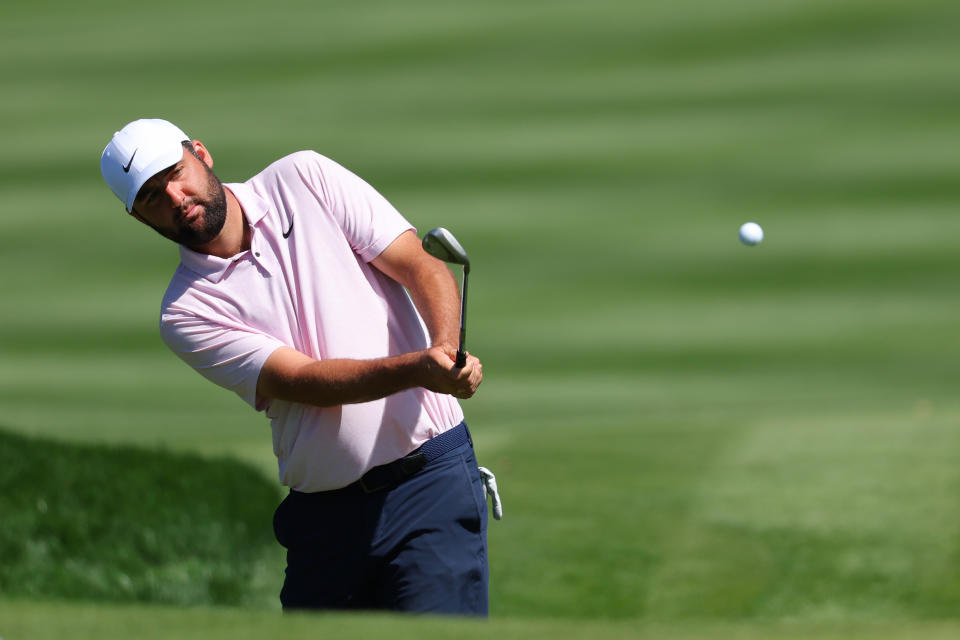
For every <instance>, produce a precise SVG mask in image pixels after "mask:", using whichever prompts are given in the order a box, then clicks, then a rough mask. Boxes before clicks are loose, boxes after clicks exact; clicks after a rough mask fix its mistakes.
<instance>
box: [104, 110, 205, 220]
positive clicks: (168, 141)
mask: <svg viewBox="0 0 960 640" xmlns="http://www.w3.org/2000/svg"><path fill="white" fill-rule="evenodd" d="M185 140H186V141H189V140H190V137H189V136H188V135H187V134H185V133H184V132H183V131H181V130H180V129H179V128H178V127H176V126H175V125H173V124H171V123H169V122H167V121H166V120H134V121H133V122H131V123H130V124H128V125H127V126H125V127H124V128H123V129H121V130H120V131H117V132H116V133H115V134H113V139H112V140H111V141H110V143H109V144H108V145H107V146H106V148H105V149H104V150H103V154H102V155H101V156H100V173H102V174H103V179H104V180H106V182H107V186H109V187H110V189H111V190H112V191H113V193H114V194H115V195H116V196H117V197H118V198H120V201H121V202H123V204H124V206H126V207H127V211H130V210H131V209H132V208H133V201H134V199H136V197H137V192H138V191H140V187H142V186H143V183H145V182H146V181H147V180H149V179H150V178H151V177H153V175H154V174H156V173H158V172H160V171H162V170H163V169H166V168H167V167H170V166H173V165H174V164H175V163H177V162H179V161H180V159H181V158H183V145H182V144H181V143H182V142H184V141H185Z"/></svg>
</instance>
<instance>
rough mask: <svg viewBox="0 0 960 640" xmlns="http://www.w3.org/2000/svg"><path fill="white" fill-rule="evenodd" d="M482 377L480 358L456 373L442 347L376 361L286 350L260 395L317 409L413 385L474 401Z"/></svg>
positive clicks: (270, 362)
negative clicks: (326, 357)
mask: <svg viewBox="0 0 960 640" xmlns="http://www.w3.org/2000/svg"><path fill="white" fill-rule="evenodd" d="M482 378H483V374H482V368H481V367H480V363H479V362H478V361H476V359H475V358H473V359H471V360H470V361H469V362H468V364H467V366H466V367H464V368H463V369H459V368H457V369H455V368H454V367H453V360H452V359H451V358H450V356H449V355H448V354H447V353H446V351H445V350H444V349H442V348H440V347H434V348H431V349H427V350H424V351H414V352H412V353H404V354H401V355H397V356H389V357H386V358H376V359H373V360H350V359H335V360H315V359H313V358H310V357H308V356H306V355H304V354H302V353H300V352H299V351H296V350H294V349H291V348H290V347H281V348H280V349H277V350H276V351H275V352H273V354H271V355H270V357H269V358H267V361H266V362H265V363H264V365H263V368H262V369H261V371H260V378H259V379H258V381H257V395H258V396H260V397H261V398H270V399H274V400H284V401H287V402H298V403H301V404H309V405H312V406H315V407H334V406H339V405H344V404H355V403H358V402H370V401H372V400H379V399H380V398H385V397H387V396H389V395H392V394H394V393H397V392H399V391H404V390H406V389H410V388H413V387H424V388H426V389H429V390H431V391H436V392H438V393H446V394H450V395H454V396H456V397H458V398H469V397H470V396H472V395H473V394H474V392H476V390H477V386H478V385H479V384H480V381H481V380H482Z"/></svg>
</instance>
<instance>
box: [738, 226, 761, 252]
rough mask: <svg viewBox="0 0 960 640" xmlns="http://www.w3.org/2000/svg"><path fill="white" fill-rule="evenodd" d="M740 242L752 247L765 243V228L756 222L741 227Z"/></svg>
mask: <svg viewBox="0 0 960 640" xmlns="http://www.w3.org/2000/svg"><path fill="white" fill-rule="evenodd" d="M740 242H742V243H743V244H745V245H747V246H750V247H752V246H753V245H755V244H760V243H761V242H763V227H761V226H760V225H758V224H757V223H756V222H745V223H743V224H742V225H740Z"/></svg>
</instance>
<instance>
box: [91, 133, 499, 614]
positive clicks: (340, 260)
mask: <svg viewBox="0 0 960 640" xmlns="http://www.w3.org/2000/svg"><path fill="white" fill-rule="evenodd" d="M212 167H213V158H212V156H211V155H210V153H209V151H208V150H207V149H206V147H205V146H204V145H203V144H202V143H201V142H199V141H197V140H190V138H189V137H188V136H187V135H186V134H184V133H183V131H181V130H180V129H179V128H177V127H176V126H174V125H173V124H171V123H169V122H167V121H165V120H137V121H134V122H131V123H130V124H128V125H126V126H125V127H124V128H123V129H122V130H121V131H119V132H117V133H116V134H115V135H114V137H113V139H112V140H111V141H110V143H109V144H108V145H107V146H106V148H105V149H104V151H103V154H102V156H101V172H102V174H103V177H104V179H105V181H106V182H107V184H108V185H109V186H110V188H111V189H112V191H113V192H114V194H115V195H116V196H117V197H118V198H120V200H121V201H122V202H123V203H124V205H125V207H126V209H127V211H128V212H129V214H130V215H132V216H133V217H134V218H136V219H137V220H139V221H140V222H142V223H144V224H146V225H148V226H150V227H152V228H153V229H155V230H156V231H157V232H158V233H160V234H161V235H163V236H165V237H166V238H169V239H171V240H173V241H174V242H176V243H178V244H179V245H180V265H179V266H178V268H177V270H176V272H175V273H174V276H173V279H172V280H171V282H170V285H169V287H168V289H167V292H166V295H165V296H164V298H163V304H162V310H161V318H160V332H161V335H162V337H163V340H164V341H165V342H166V344H167V345H168V346H169V347H170V349H172V350H173V351H174V353H176V354H177V355H178V356H179V357H180V358H182V359H183V360H184V361H186V362H187V363H188V364H189V365H190V366H192V367H193V368H195V369H196V370H197V371H198V372H200V373H201V374H202V375H203V376H204V377H206V378H208V379H210V380H212V381H213V382H215V383H217V384H218V385H220V386H223V387H225V388H227V389H230V390H232V391H234V392H236V393H237V394H238V395H240V397H241V398H243V399H244V400H245V401H246V402H247V403H249V404H250V405H251V406H253V407H254V408H255V409H256V410H258V411H264V412H266V415H267V416H268V417H269V418H270V420H271V423H272V428H273V445H274V452H275V453H276V455H277V458H278V462H279V471H280V480H281V482H282V483H283V484H284V485H286V486H289V487H290V493H289V495H288V496H287V497H286V498H285V499H284V501H283V502H282V503H281V504H280V506H279V507H278V508H277V511H276V513H275V515H274V531H275V533H276V535H277V539H278V540H279V542H280V543H281V544H282V545H283V546H284V547H286V548H287V569H286V578H285V581H284V585H283V589H282V591H281V594H280V599H281V602H282V603H283V606H284V608H285V609H291V608H337V609H343V608H383V609H393V610H403V611H421V612H439V613H459V614H472V615H486V614H487V610H488V607H487V581H488V570H487V545H486V526H487V516H486V502H485V498H484V493H483V480H482V479H481V476H480V472H479V471H478V469H477V464H476V459H475V457H474V453H473V446H472V441H471V439H470V435H469V432H468V431H467V427H466V424H465V423H464V422H463V412H462V410H461V409H460V406H459V404H458V402H457V400H456V399H455V397H456V398H469V397H471V396H472V395H473V394H474V393H475V392H476V390H477V387H478V385H479V384H480V382H481V380H482V378H483V374H482V366H481V364H480V361H479V360H477V358H475V357H473V356H469V357H468V358H467V362H466V364H465V366H463V367H462V368H458V367H455V364H454V358H455V354H456V350H457V344H458V337H459V311H460V309H459V289H458V287H457V282H456V280H455V278H454V277H453V274H452V273H451V272H450V270H449V269H447V267H446V265H445V264H443V263H442V262H440V261H439V260H437V259H435V258H433V257H431V256H429V255H428V254H427V253H426V252H425V251H423V249H422V247H421V244H420V241H419V239H418V238H417V236H416V234H415V231H414V230H413V229H412V227H411V226H410V224H409V223H408V222H407V221H406V220H405V219H404V218H403V217H402V216H401V215H400V213H398V212H397V211H396V209H394V208H393V207H392V206H391V205H390V204H389V203H388V202H387V201H386V200H385V199H384V198H383V197H382V196H380V194H378V193H377V192H376V191H375V190H374V189H373V188H372V187H370V186H369V185H368V184H367V183H365V182H364V181H363V180H361V179H360V178H359V177H357V176H356V175H354V174H352V173H350V172H349V171H347V170H346V169H344V168H343V167H341V166H340V165H338V164H336V163H335V162H333V161H331V160H329V159H327V158H324V157H323V156H320V155H318V154H316V153H313V152H307V151H301V152H298V153H294V154H292V155H290V156H287V157H285V158H282V159H280V160H278V161H277V162H275V163H273V164H271V165H270V166H268V167H267V168H266V169H264V170H263V171H262V172H261V173H259V174H257V175H256V176H254V177H252V178H251V179H249V180H248V181H246V182H244V183H236V184H226V185H224V184H222V183H221V182H220V180H219V179H218V178H217V177H216V175H215V174H214V173H213V171H212ZM404 288H406V290H408V291H409V295H408V294H407V291H405V289H404Z"/></svg>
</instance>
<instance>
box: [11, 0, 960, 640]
mask: <svg viewBox="0 0 960 640" xmlns="http://www.w3.org/2000/svg"><path fill="white" fill-rule="evenodd" d="M958 24H960V5H957V4H956V3H954V2H946V1H935V0H916V1H913V2H906V1H903V0H900V1H892V0H880V1H871V2H866V1H859V0H851V1H845V2H836V1H830V2H828V1H826V0H783V1H760V0H735V1H734V2H728V3H711V2H704V1H702V0H680V1H671V2H666V1H651V2H626V1H624V0H598V1H597V2H592V3H583V2H567V1H565V0H560V1H556V2H503V1H490V2H482V3H478V2H471V3H467V2H459V1H455V2H438V1H435V0H412V1H408V2H403V3H396V2H382V1H372V2H344V1H324V2H306V1H297V0H277V1H276V2H272V3H269V4H264V3H261V2H249V1H246V0H241V1H237V2H231V3H215V2H207V3H204V2H196V1H190V2H186V1H182V0H173V1H171V2H166V3H163V4H162V5H157V4H155V3H152V4H145V5H139V4H135V3H129V2H117V1H113V0H92V1H91V2H84V3H68V2H65V1H63V0H36V1H33V2H25V1H22V0H13V1H12V2H6V3H5V4H4V5H3V7H2V8H0V53H2V55H0V60H2V62H0V87H2V95H3V99H2V100H0V140H2V141H3V151H2V153H0V246H2V250H0V270H2V273H3V276H2V278H0V281H2V283H3V285H2V286H3V294H4V295H3V296H2V297H0V318H2V321H0V409H2V411H0V441H2V442H0V634H2V635H4V637H7V638H8V639H9V638H13V637H19V636H15V635H14V633H15V632H16V631H18V630H19V631H20V632H21V633H23V634H26V633H28V632H29V634H30V635H31V637H45V636H44V634H49V636H50V637H54V636H57V635H58V634H60V633H61V632H62V631H63V629H61V628H60V627H57V626H56V625H57V624H60V623H59V622H57V620H58V619H59V620H63V619H64V618H62V617H58V616H56V615H52V614H56V613H57V612H62V611H71V612H72V614H71V616H72V619H74V620H76V619H78V616H79V618H82V619H83V620H88V625H93V626H88V627H82V626H81V628H90V629H93V628H95V625H97V624H100V625H106V626H104V627H96V628H97V629H99V631H98V633H99V634H100V635H101V636H102V633H103V629H109V628H113V627H111V626H110V625H116V627H117V628H120V627H122V626H123V625H124V624H126V622H125V621H127V620H129V617H130V616H131V615H133V614H131V613H130V612H131V611H134V612H136V614H135V618H136V619H137V620H143V619H147V620H150V619H153V618H151V616H161V617H162V616H163V615H170V614H169V611H171V609H169V608H164V607H172V608H173V611H184V607H186V606H189V607H191V609H190V610H191V611H192V613H191V614H190V615H191V616H193V617H192V618H191V620H192V621H193V623H192V624H193V626H192V627H191V628H192V629H194V630H197V629H199V630H203V622H202V621H203V620H205V619H208V618H209V619H217V620H219V621H220V622H219V623H218V624H219V625H220V626H219V627H217V628H218V629H220V628H228V629H231V633H232V634H233V635H231V637H236V633H237V629H238V628H255V627H256V624H261V623H262V624H264V625H267V626H270V627H271V628H272V625H274V624H277V625H280V624H288V625H289V624H294V623H292V622H290V621H289V618H284V619H283V622H281V620H280V616H279V615H278V610H279V603H278V600H277V593H278V590H279V587H280V584H281V582H282V570H283V566H284V565H283V556H282V553H281V551H282V550H281V549H280V548H279V546H278V545H276V543H275V542H274V541H273V537H272V531H271V529H270V515H271V512H272V509H273V507H274V506H275V504H276V501H277V500H279V497H280V496H281V488H280V487H279V484H278V482H277V479H276V468H275V466H276V464H275V459H274V457H273V454H272V450H271V439H270V429H269V424H268V422H267V420H266V419H265V418H264V417H263V416H262V415H260V414H255V413H254V412H252V411H250V410H249V408H248V407H246V405H244V404H243V403H242V402H241V401H240V400H239V399H238V398H236V397H233V396H232V395H231V394H230V393H228V392H226V391H223V390H221V389H218V388H216V387H214V386H212V385H211V384H209V383H208V382H206V381H205V380H203V379H202V378H201V377H200V376H199V375H197V374H196V373H194V372H193V371H191V370H190V369H189V368H188V367H187V366H186V365H184V364H183V363H181V362H180V361H179V360H177V359H176V358H175V357H174V356H173V355H172V354H170V353H169V352H168V351H167V350H166V348H165V347H164V346H163V344H162V343H161V341H160V338H159V335H158V332H157V324H158V311H159V303H160V297H161V295H162V293H163V291H164V289H165V288H166V284H167V282H168V280H169V278H170V276H171V275H172V272H173V270H174V268H175V267H176V264H177V262H178V254H177V251H176V248H175V247H174V246H173V245H171V244H170V243H169V242H167V241H166V240H164V239H162V238H160V237H159V236H157V235H156V234H154V233H153V232H152V231H150V230H149V229H147V228H145V227H143V226H142V225H140V224H139V223H138V222H136V221H135V220H133V219H132V218H130V217H129V216H127V215H126V214H125V213H124V211H123V208H122V206H121V205H120V204H119V202H118V201H117V200H116V199H115V198H114V196H113V195H112V194H111V193H110V191H109V189H108V188H107V187H106V186H105V185H104V184H103V182H102V180H101V178H100V174H99V155H100V152H101V150H102V149H103V147H104V145H105V144H106V143H107V141H108V140H109V139H110V136H111V135H112V134H113V132H114V131H116V130H118V129H119V128H121V127H122V126H123V125H124V124H125V123H127V122H128V121H130V120H133V119H136V118H140V117H162V118H166V119H169V120H171V121H173V122H175V123H176V124H178V125H179V126H180V127H181V128H182V129H184V130H185V131H186V132H187V133H188V134H190V135H191V136H193V137H195V138H197V139H200V140H202V141H203V142H204V143H205V144H206V146H207V147H208V149H210V151H211V153H212V154H213V157H214V160H215V166H214V170H215V171H216V172H217V174H218V175H219V176H220V177H221V179H222V180H223V181H225V182H234V181H242V180H245V179H246V178H248V177H249V176H251V175H253V174H254V173H256V172H258V171H259V170H260V169H261V168H262V167H264V166H266V165H267V164H268V163H270V162H272V161H273V160H275V159H277V158H279V157H281V156H283V155H285V154H287V153H290V152H292V151H295V150H299V149H314V150H317V151H319V152H320V153H322V154H324V155H327V156H329V157H331V158H333V159H335V160H337V161H338V162H340V163H341V164H343V165H345V166H346V167H348V168H349V169H351V170H353V171H354V172H356V173H357V174H359V175H360V176H362V177H363V178H365V179H366V180H367V181H368V182H370V183H371V184H372V185H373V186H374V187H376V188H377V189H378V190H379V191H380V192H381V193H383V194H384V195H385V196H386V197H387V198H388V199H389V200H391V202H393V204H394V205H395V206H397V208H399V209H400V211H401V212H403V213H404V214H405V215H406V216H407V218H408V219H409V220H410V221H411V222H412V223H413V224H414V225H416V226H417V228H418V230H419V232H420V234H421V235H422V234H423V233H424V232H426V231H427V230H429V229H431V228H433V227H436V226H445V227H447V228H449V229H450V230H452V231H453V232H454V233H455V234H456V236H457V238H458V239H459V240H460V242H461V243H462V244H463V245H464V247H465V248H466V249H467V251H468V252H469V254H470V257H471V261H472V264H473V272H472V276H471V281H470V282H471V284H470V305H471V307H470V313H469V321H470V322H469V325H470V326H469V329H468V342H469V346H470V349H471V351H472V352H474V353H476V354H477V355H479V356H480V357H481V359H482V360H483V361H484V365H485V367H484V372H485V375H486V379H485V382H484V385H483V387H482V388H481V390H480V392H479V393H478V395H477V396H476V397H475V398H474V399H471V400H469V401H467V402H465V403H464V409H465V412H466V414H467V420H468V422H469V423H470V426H471V429H472V431H473V432H474V434H475V439H476V444H477V450H478V456H479V459H480V462H481V464H483V465H485V466H489V467H491V468H492V469H493V470H494V472H496V473H497V477H498V481H499V485H500V487H501V490H502V495H503V500H504V509H505V514H506V515H505V517H504V520H503V521H502V522H491V526H490V532H489V539H490V554H491V573H492V581H491V613H492V618H493V620H492V623H491V624H494V625H497V624H500V625H506V626H499V627H496V629H497V630H498V632H500V633H507V631H509V630H513V631H517V630H518V629H519V631H517V633H521V632H523V630H525V629H526V630H527V631H529V632H530V633H533V631H531V630H532V629H537V630H539V631H543V628H542V627H537V626H536V625H537V624H542V621H544V620H554V621H558V620H559V621H560V623H559V624H557V625H556V626H555V627H550V633H552V634H554V635H559V636H560V637H564V634H576V633H582V634H584V635H591V636H594V637H598V636H597V634H599V636H600V637H602V635H603V633H610V634H612V635H617V636H620V635H622V634H623V633H627V632H629V633H633V630H634V629H638V628H647V627H646V626H645V625H651V624H653V625H661V626H660V627H658V628H659V629H660V633H661V635H662V634H664V633H665V634H666V635H668V636H669V635H670V633H672V632H671V631H669V630H670V629H675V628H678V627H677V625H680V626H682V625H686V624H706V625H722V624H733V625H738V626H736V629H739V630H741V631H742V630H744V629H745V630H747V631H745V633H748V634H749V633H750V632H751V631H750V630H751V629H753V630H756V629H759V628H764V629H765V630H764V631H762V632H760V631H756V633H758V634H759V637H764V636H765V637H770V636H771V635H775V634H772V633H771V632H770V630H769V629H768V628H766V627H758V626H756V625H766V624H771V623H775V624H779V623H783V622H789V623H791V624H797V625H801V627H800V628H802V629H803V630H804V632H805V633H807V634H813V633H814V630H815V629H819V628H820V627H818V626H817V625H821V624H840V625H858V624H875V623H882V624H889V625H893V627H891V628H894V627H895V628H897V629H907V630H908V631H905V632H904V633H905V634H906V635H909V634H910V632H909V629H912V628H914V627H912V626H911V625H925V624H932V623H936V624H944V625H947V627H946V628H947V629H948V631H946V632H944V633H946V634H948V635H949V634H955V633H956V632H957V631H958V630H960V623H958V622H957V619H958V616H960V609H958V604H960V505H958V500H957V495H958V489H960V465H958V464H957V462H958V460H960V432H958V429H957V426H958V424H960V399H958V397H957V394H956V390H957V383H958V375H957V366H958V362H960V341H958V338H957V331H956V327H957V318H958V314H960V301H958V297H957V296H956V294H955V293H956V282H957V279H958V276H960V261H958V257H957V245H958V242H957V239H958V237H960V216H958V215H957V204H958V202H960V181H958V180H957V178H956V174H957V167H958V164H960V145H958V144H957V131H958V125H960V84H958V82H957V80H958V72H960V63H958V59H960V58H958V54H960V45H958V40H957V25H958ZM748 220H752V221H756V222H758V223H760V224H761V225H763V227H764V229H765V230H766V233H767V238H766V240H765V241H764V243H763V244H761V245H759V246H757V247H753V248H748V247H744V246H742V245H740V244H739V242H738V241H737V228H738V227H739V226H740V224H741V223H743V222H746V221H748ZM135 603H137V604H138V605H141V606H142V605H144V604H149V605H151V606H153V605H156V607H155V608H148V609H131V608H130V607H131V606H133V605H134V604H135ZM160 605H163V606H160ZM71 607H79V609H77V608H73V609H71ZM197 607H200V608H199V609H197ZM223 607H229V608H227V609H224V608H223ZM78 611H82V612H84V615H83V616H80V615H79V614H78V613H77V612H78ZM164 612H168V613H164ZM71 616H68V618H70V617H71ZM84 616H86V617H84ZM251 616H252V617H251ZM3 620H6V621H7V622H6V623H5V624H6V625H8V626H7V628H6V629H4V623H3ZM251 620H255V621H259V622H256V623H255V622H251ZM536 621H541V622H536ZM158 624H159V623H158ZM317 624H321V623H320V622H318V623H317ZM322 624H326V625H340V624H343V625H345V628H346V629H347V630H348V631H347V632H349V631H350V630H351V629H352V630H353V631H354V632H356V631H357V630H358V629H360V628H362V627H359V626H351V625H363V624H365V623H364V622H363V621H358V620H352V621H351V620H347V621H346V622H342V621H340V619H339V618H335V619H326V621H325V622H323V623H322ZM525 624H529V625H534V626H531V627H525V626H523V625H525ZM510 625H514V626H510ZM516 625H519V626H516ZM604 625H614V626H612V627H610V626H604ZM618 625H619V626H618ZM804 625H807V626H804ZM904 625H905V626H904ZM304 628H305V629H309V628H310V627H309V626H308V627H304ZM326 628H327V629H328V630H329V629H331V628H333V627H331V626H328V627H326ZM336 628H339V627H336ZM406 628H407V627H406V626H403V625H401V626H400V627H397V628H396V629H400V630H403V629H406ZM410 628H411V629H413V630H414V631H412V632H411V633H413V632H418V631H417V630H419V629H421V627H418V626H417V625H416V624H412V626H411V627H410ZM451 628H454V629H457V630H458V632H464V630H463V629H460V628H459V627H455V626H454V627H451ZM716 628H721V627H716ZM857 628H859V627H857ZM396 629H394V631H396ZM611 629H612V631H611ZM664 629H666V630H667V631H664ZM938 629H939V627H938ZM571 630H572V631H571ZM73 631H74V633H76V628H75V629H73ZM91 633H92V632H91ZM181 633H183V631H182V630H181ZM197 633H200V631H197ZM204 633H207V634H214V637H216V635H215V633H216V632H215V631H213V630H212V628H211V629H207V630H206V631H204ZM851 633H853V632H851ZM293 635H294V636H296V633H293ZM507 635H509V634H507ZM75 637H76V636H75ZM146 637H151V636H146ZM158 637H159V636H158ZM206 637H210V636H209V635H207V636H206ZM808 637H809V635H808ZM847 637H850V636H849V635H848V636H847Z"/></svg>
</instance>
